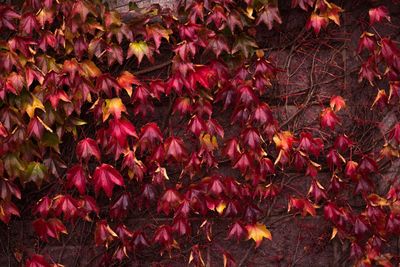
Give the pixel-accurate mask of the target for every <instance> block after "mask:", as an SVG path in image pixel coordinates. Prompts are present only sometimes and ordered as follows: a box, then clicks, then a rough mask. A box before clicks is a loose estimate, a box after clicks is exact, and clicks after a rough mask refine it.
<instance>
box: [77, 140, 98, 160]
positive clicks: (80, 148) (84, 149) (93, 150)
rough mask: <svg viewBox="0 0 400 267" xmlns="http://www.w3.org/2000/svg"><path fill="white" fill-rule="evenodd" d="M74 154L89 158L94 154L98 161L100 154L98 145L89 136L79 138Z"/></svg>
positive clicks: (85, 158)
mask: <svg viewBox="0 0 400 267" xmlns="http://www.w3.org/2000/svg"><path fill="white" fill-rule="evenodd" d="M76 155H77V156H78V158H79V159H84V160H89V158H90V157H91V156H94V157H95V158H96V159H97V160H98V161H100V158H101V154H100V150H99V147H98V146H97V143H96V141H95V140H93V139H91V138H85V139H83V140H81V141H80V142H79V143H78V145H77V146H76Z"/></svg>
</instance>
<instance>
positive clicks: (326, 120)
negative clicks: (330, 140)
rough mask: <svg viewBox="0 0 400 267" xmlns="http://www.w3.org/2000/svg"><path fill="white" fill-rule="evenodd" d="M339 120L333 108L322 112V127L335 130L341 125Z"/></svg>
mask: <svg viewBox="0 0 400 267" xmlns="http://www.w3.org/2000/svg"><path fill="white" fill-rule="evenodd" d="M339 122H340V121H339V118H338V117H337V116H336V114H335V113H334V112H333V110H332V109H331V108H325V109H324V110H323V111H322V112H321V126H322V127H325V128H330V129H331V130H333V129H335V126H336V124H337V123H339Z"/></svg>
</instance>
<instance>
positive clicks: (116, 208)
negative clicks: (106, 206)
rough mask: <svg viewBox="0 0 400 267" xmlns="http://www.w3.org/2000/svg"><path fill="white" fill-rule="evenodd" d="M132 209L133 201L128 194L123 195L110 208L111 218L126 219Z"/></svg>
mask: <svg viewBox="0 0 400 267" xmlns="http://www.w3.org/2000/svg"><path fill="white" fill-rule="evenodd" d="M131 207H132V200H131V197H130V195H129V194H128V193H127V192H124V193H122V194H121V195H120V196H119V198H118V199H117V200H116V201H115V202H114V203H113V204H112V205H111V207H110V216H111V218H114V219H117V218H125V217H126V215H127V214H128V211H129V209H130V208H131Z"/></svg>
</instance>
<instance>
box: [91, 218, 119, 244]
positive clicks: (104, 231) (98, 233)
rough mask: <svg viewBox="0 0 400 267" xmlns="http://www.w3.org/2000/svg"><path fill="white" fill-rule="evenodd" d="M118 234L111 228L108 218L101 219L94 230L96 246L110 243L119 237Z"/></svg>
mask: <svg viewBox="0 0 400 267" xmlns="http://www.w3.org/2000/svg"><path fill="white" fill-rule="evenodd" d="M117 237H118V235H117V234H116V233H115V232H114V231H113V230H112V229H111V227H110V226H109V225H108V223H107V221H106V220H101V221H99V222H97V223H96V229H95V230H94V241H95V243H96V246H100V245H105V247H108V244H109V243H110V242H111V241H113V240H114V239H115V238H117Z"/></svg>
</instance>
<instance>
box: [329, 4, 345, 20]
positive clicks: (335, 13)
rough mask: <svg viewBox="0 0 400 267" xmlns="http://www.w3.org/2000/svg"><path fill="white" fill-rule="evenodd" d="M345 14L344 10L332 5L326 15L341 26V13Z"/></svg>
mask: <svg viewBox="0 0 400 267" xmlns="http://www.w3.org/2000/svg"><path fill="white" fill-rule="evenodd" d="M341 12H343V9H341V8H340V7H338V6H337V5H335V4H332V3H330V4H329V5H328V11H326V15H327V16H328V18H329V19H330V20H332V21H333V22H335V24H336V25H338V26H340V13H341Z"/></svg>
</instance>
